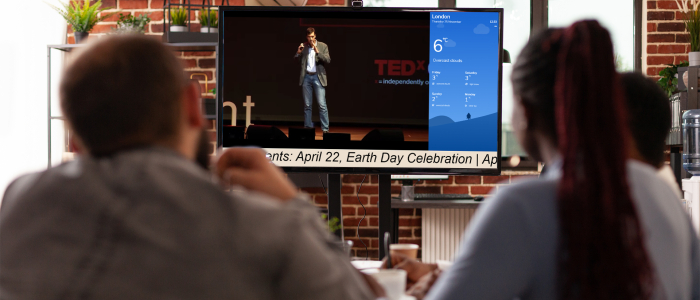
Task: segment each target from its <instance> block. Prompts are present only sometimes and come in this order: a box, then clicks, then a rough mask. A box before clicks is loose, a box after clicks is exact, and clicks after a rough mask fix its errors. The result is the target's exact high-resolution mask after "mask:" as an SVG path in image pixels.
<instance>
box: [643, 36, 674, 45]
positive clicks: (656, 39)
mask: <svg viewBox="0 0 700 300" xmlns="http://www.w3.org/2000/svg"><path fill="white" fill-rule="evenodd" d="M675 40H676V36H675V35H673V34H648V35H647V43H673V42H674V41H675Z"/></svg>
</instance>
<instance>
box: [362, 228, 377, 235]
mask: <svg viewBox="0 0 700 300" xmlns="http://www.w3.org/2000/svg"><path fill="white" fill-rule="evenodd" d="M358 232H359V233H360V237H378V236H379V228H360V230H359V231H358Z"/></svg>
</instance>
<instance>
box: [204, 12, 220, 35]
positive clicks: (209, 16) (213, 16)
mask: <svg viewBox="0 0 700 300" xmlns="http://www.w3.org/2000/svg"><path fill="white" fill-rule="evenodd" d="M199 24H202V28H201V29H200V30H199V31H200V32H208V33H218V32H219V19H218V16H217V12H216V10H208V9H200V10H199Z"/></svg>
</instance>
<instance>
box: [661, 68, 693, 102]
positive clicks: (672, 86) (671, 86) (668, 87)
mask: <svg viewBox="0 0 700 300" xmlns="http://www.w3.org/2000/svg"><path fill="white" fill-rule="evenodd" d="M687 66H688V62H687V61H683V62H681V63H680V64H677V65H668V67H666V68H665V69H663V70H661V71H659V76H661V78H660V79H659V81H657V82H656V83H657V84H658V85H659V86H660V87H661V89H663V90H664V92H666V95H667V96H668V97H671V95H673V94H674V93H675V92H676V91H677V87H678V68H679V67H687ZM685 80H686V86H687V81H688V79H687V78H686V79H685Z"/></svg>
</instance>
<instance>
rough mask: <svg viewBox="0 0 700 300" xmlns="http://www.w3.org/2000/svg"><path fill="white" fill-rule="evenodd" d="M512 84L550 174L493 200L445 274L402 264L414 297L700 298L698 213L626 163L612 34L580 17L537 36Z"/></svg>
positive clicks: (527, 134)
mask: <svg viewBox="0 0 700 300" xmlns="http://www.w3.org/2000/svg"><path fill="white" fill-rule="evenodd" d="M511 79H512V82H513V91H514V95H515V97H514V98H515V101H514V109H513V120H512V124H513V128H514V131H515V134H516V136H517V137H518V140H519V143H520V145H521V146H522V147H523V148H524V150H525V151H527V153H528V154H529V155H530V156H531V157H533V158H534V159H536V160H538V161H544V162H545V163H547V165H548V166H549V169H548V171H547V173H546V174H544V176H542V177H541V178H539V179H530V180H521V181H517V182H515V183H512V184H511V185H509V186H507V187H505V188H503V189H499V190H498V192H497V193H496V194H494V195H493V196H492V197H491V198H490V199H489V200H488V201H486V202H484V204H482V206H481V207H480V208H479V210H478V211H477V214H476V215H475V216H474V218H473V220H472V221H471V224H470V225H469V228H468V229H467V231H466V233H465V236H464V240H463V242H462V245H461V248H460V252H459V254H458V256H457V257H456V259H455V263H454V265H452V266H451V267H450V268H449V269H447V270H446V271H444V272H443V273H442V274H438V272H436V271H434V270H435V269H436V267H435V266H434V265H428V264H421V263H418V262H415V261H412V260H406V259H402V258H401V257H397V258H396V259H395V260H393V262H394V263H395V264H398V266H397V267H400V268H405V269H406V270H407V272H408V273H409V278H410V279H411V280H412V281H414V282H417V283H416V284H415V285H414V286H413V289H412V291H411V292H412V293H414V294H415V295H417V296H419V297H420V296H423V295H424V293H425V292H426V291H428V290H429V291H428V293H427V296H426V298H427V299H514V298H518V299H597V300H605V299H624V300H627V299H700V245H699V244H698V236H697V233H696V232H695V231H694V230H693V228H692V226H691V223H690V219H689V218H688V215H687V214H686V213H685V211H684V210H683V208H682V207H681V204H680V202H679V201H669V199H673V198H674V197H675V195H674V191H673V190H672V189H671V187H669V185H668V184H666V183H665V182H663V181H661V180H660V179H659V178H658V176H657V175H656V169H655V168H654V167H652V166H650V165H648V164H645V163H641V162H638V161H635V160H630V159H628V151H627V149H628V147H629V145H630V141H629V139H630V138H631V137H630V132H629V129H628V122H627V111H626V105H625V98H624V93H623V91H622V87H621V84H620V80H619V78H618V74H617V72H616V71H615V66H614V59H613V48H612V42H611V40H610V34H609V33H608V31H607V30H605V29H604V28H603V27H601V26H600V24H598V22H596V21H582V22H577V23H574V24H573V25H572V26H570V27H568V28H566V29H548V30H546V31H544V32H542V33H540V34H537V35H535V36H533V37H532V38H531V39H530V41H529V42H528V44H527V45H526V46H525V48H524V49H523V51H522V52H521V54H520V56H519V57H518V60H517V61H516V63H515V65H514V67H513V73H512V78H511ZM436 278H437V280H436V281H435V279H436ZM432 281H435V284H434V285H432V288H430V286H431V282H432Z"/></svg>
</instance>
